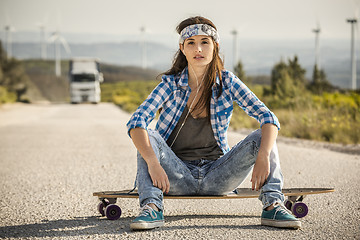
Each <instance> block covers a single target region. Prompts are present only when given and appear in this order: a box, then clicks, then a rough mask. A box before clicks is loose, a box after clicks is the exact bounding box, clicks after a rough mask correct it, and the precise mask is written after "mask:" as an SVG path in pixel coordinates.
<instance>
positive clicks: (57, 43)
mask: <svg viewBox="0 0 360 240" xmlns="http://www.w3.org/2000/svg"><path fill="white" fill-rule="evenodd" d="M48 41H49V42H54V45H55V75H56V76H57V77H60V75H61V51H60V50H61V49H60V43H61V45H63V47H64V49H65V51H66V52H67V53H70V52H71V51H70V47H69V44H68V43H67V42H66V40H65V38H64V37H63V36H61V35H60V33H59V31H56V32H54V33H53V34H52V35H51V36H50V37H49V39H48Z"/></svg>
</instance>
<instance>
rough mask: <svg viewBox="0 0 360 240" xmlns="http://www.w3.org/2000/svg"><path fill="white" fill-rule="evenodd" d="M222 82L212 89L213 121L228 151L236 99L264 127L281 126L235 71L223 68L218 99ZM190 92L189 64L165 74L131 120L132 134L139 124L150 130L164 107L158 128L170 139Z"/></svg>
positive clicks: (217, 139)
mask: <svg viewBox="0 0 360 240" xmlns="http://www.w3.org/2000/svg"><path fill="white" fill-rule="evenodd" d="M219 84H220V80H219V78H217V79H216V83H215V84H214V86H213V88H212V97H211V101H210V122H211V126H212V129H213V132H214V137H215V139H216V141H217V143H218V145H219V146H220V148H221V149H222V151H223V152H224V153H226V152H228V151H229V150H230V148H229V145H228V142H227V129H228V127H229V123H230V119H231V115H232V112H233V102H234V101H235V102H236V103H237V104H238V105H239V106H240V107H241V108H242V109H243V110H244V111H245V112H246V113H247V114H248V115H249V116H250V117H253V118H255V119H256V120H257V121H258V122H259V123H260V127H261V126H262V125H264V124H266V123H272V124H274V125H276V126H277V127H278V129H280V123H279V121H278V119H277V117H276V116H275V114H274V113H272V112H271V111H270V110H269V109H268V108H267V107H266V106H265V104H264V103H263V102H261V101H260V100H259V99H258V98H257V97H256V96H255V94H254V93H253V92H252V91H251V90H250V89H249V88H248V87H246V86H245V84H244V83H243V82H241V81H240V79H239V78H238V77H236V76H235V75H234V74H233V73H232V72H230V71H226V70H223V71H222V93H221V95H220V97H219V98H218V97H217V95H218V91H219ZM190 92H191V89H190V87H189V84H188V69H187V67H186V68H185V69H184V70H183V71H182V72H181V73H179V74H176V75H163V76H162V81H161V82H160V83H159V84H158V85H157V86H156V87H155V89H154V90H153V91H152V92H151V93H150V95H149V96H148V98H147V99H146V100H145V101H144V102H143V103H142V104H141V105H140V106H139V107H138V109H137V110H136V111H135V112H134V113H133V115H132V116H131V118H130V120H129V122H128V123H127V127H128V133H129V132H130V130H131V129H133V128H136V127H140V128H144V129H147V127H148V125H149V124H150V122H151V121H152V120H153V119H154V117H155V115H156V112H157V111H158V109H160V108H161V111H160V115H159V119H158V121H157V124H156V130H157V131H158V132H159V133H160V135H161V136H162V137H163V138H164V139H165V141H166V140H167V139H168V138H169V136H170V134H171V132H172V131H173V130H174V128H175V126H176V124H177V123H178V121H179V119H180V116H181V114H182V113H183V111H184V108H185V104H186V103H187V101H188V99H189V96H190Z"/></svg>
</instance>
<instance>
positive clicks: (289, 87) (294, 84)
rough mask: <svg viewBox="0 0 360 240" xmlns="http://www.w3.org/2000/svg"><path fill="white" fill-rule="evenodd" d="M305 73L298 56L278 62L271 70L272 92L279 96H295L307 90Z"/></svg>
mask: <svg viewBox="0 0 360 240" xmlns="http://www.w3.org/2000/svg"><path fill="white" fill-rule="evenodd" d="M305 73H306V70H305V69H303V68H302V67H301V66H300V64H299V63H298V58H297V56H295V57H294V59H293V60H291V59H289V63H288V64H286V63H284V62H283V61H280V62H279V63H277V64H276V65H275V66H274V68H273V69H272V71H271V93H272V95H277V96H278V97H279V98H288V97H290V98H294V97H296V96H297V95H299V94H301V93H302V92H303V91H304V90H305V83H306V80H305Z"/></svg>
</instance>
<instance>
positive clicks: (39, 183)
mask: <svg viewBox="0 0 360 240" xmlns="http://www.w3.org/2000/svg"><path fill="white" fill-rule="evenodd" d="M128 119H129V114H127V113H125V112H123V111H121V110H120V109H119V108H117V107H116V106H114V105H112V104H105V103H104V104H98V105H90V104H84V105H68V104H38V105H24V104H15V105H6V106H0V182H1V185H0V209H1V211H0V238H1V239H237V238H238V239H295V238H296V239H309V238H310V239H327V238H331V239H359V238H360V237H359V236H360V204H359V202H358V199H360V190H359V187H358V186H359V185H360V176H359V169H360V151H359V150H358V146H341V145H328V144H323V143H317V142H312V141H302V140H297V139H285V138H279V141H278V148H279V153H280V157H281V164H282V171H283V175H284V178H285V185H284V187H334V188H335V190H336V191H335V192H334V193H329V194H319V195H312V196H308V197H307V198H306V199H305V202H306V203H307V205H308V206H309V214H308V215H307V216H306V217H305V218H303V219H302V224H303V227H302V228H301V229H300V230H283V229H276V228H270V227H264V226H261V225H260V218H259V216H260V214H261V203H260V201H258V200H257V199H234V200H197V201H193V200H166V201H165V208H166V209H165V221H166V223H165V227H163V228H161V229H155V230H152V231H145V232H144V231H140V232H132V231H130V229H129V223H130V221H131V220H132V219H133V218H134V217H135V216H136V215H137V213H138V201H137V200H136V199H124V200H121V201H119V203H118V204H119V205H120V206H121V207H122V210H123V214H122V216H121V218H120V219H119V220H117V221H109V220H106V219H104V218H102V217H99V214H98V213H97V211H96V206H97V204H98V200H97V199H96V198H95V197H93V196H92V193H93V192H95V191H105V190H119V189H130V188H132V186H133V182H134V179H135V174H136V160H135V159H136V151H135V148H134V147H133V145H132V143H131V140H130V138H129V137H128V136H127V130H126V127H125V124H126V122H127V120H128ZM245 136H246V132H229V134H228V138H229V143H230V145H234V144H235V143H237V142H238V141H239V140H241V139H243V138H244V137H245ZM250 186H251V185H250V179H249V178H247V179H246V180H245V182H244V183H243V184H242V185H241V187H250Z"/></svg>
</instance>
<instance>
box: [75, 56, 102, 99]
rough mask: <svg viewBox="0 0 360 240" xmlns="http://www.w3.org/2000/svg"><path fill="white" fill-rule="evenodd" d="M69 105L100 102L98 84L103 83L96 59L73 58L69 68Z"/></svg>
mask: <svg viewBox="0 0 360 240" xmlns="http://www.w3.org/2000/svg"><path fill="white" fill-rule="evenodd" d="M69 81H70V101H71V103H73V104H75V103H81V102H91V103H94V104H96V103H99V102H100V93H101V90H100V83H102V82H103V81H104V77H103V74H102V73H101V71H100V63H99V60H98V59H96V58H74V59H72V60H70V66H69Z"/></svg>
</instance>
